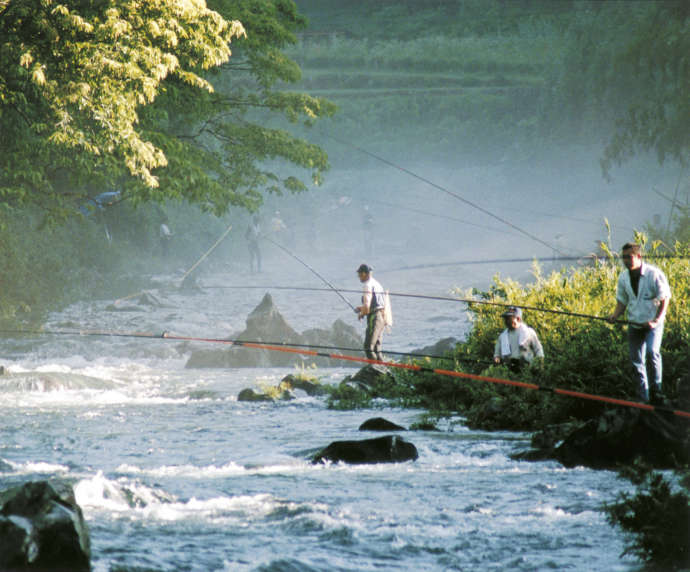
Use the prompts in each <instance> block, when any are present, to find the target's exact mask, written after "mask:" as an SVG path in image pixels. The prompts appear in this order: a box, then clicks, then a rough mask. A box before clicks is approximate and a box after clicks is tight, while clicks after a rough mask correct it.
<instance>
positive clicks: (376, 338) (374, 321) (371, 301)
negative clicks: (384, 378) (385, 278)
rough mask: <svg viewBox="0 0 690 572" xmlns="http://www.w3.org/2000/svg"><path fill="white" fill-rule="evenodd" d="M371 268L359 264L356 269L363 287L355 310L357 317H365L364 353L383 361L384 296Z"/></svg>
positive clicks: (368, 356) (370, 357)
mask: <svg viewBox="0 0 690 572" xmlns="http://www.w3.org/2000/svg"><path fill="white" fill-rule="evenodd" d="M371 272H372V268H371V267H370V266H367V265H366V264H361V265H360V266H359V268H358V269H357V276H359V281H360V282H361V283H362V284H363V285H364V290H363V292H362V305H361V306H357V308H355V312H357V317H358V318H359V319H360V320H361V319H362V318H364V317H366V320H367V329H366V333H365V336H364V353H365V354H366V356H367V358H369V359H375V360H378V361H383V354H382V353H381V339H382V338H383V330H384V328H385V327H386V317H385V312H384V310H385V304H386V294H385V292H384V291H383V287H382V286H381V284H379V282H378V280H376V279H374V277H373V276H372V275H371Z"/></svg>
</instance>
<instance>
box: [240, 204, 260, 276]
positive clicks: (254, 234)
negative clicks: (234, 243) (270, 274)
mask: <svg viewBox="0 0 690 572" xmlns="http://www.w3.org/2000/svg"><path fill="white" fill-rule="evenodd" d="M260 236H261V224H260V220H259V215H258V214H255V215H254V216H253V217H252V219H251V220H250V221H249V225H248V226H247V230H246V232H245V233H244V237H245V238H246V239H247V248H248V249H249V272H251V273H252V274H254V263H255V262H256V271H257V272H261V250H259V237H260Z"/></svg>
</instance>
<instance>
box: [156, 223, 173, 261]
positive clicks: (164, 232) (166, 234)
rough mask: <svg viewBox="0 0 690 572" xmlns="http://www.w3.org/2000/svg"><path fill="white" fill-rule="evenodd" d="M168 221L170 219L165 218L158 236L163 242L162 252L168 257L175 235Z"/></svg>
mask: <svg viewBox="0 0 690 572" xmlns="http://www.w3.org/2000/svg"><path fill="white" fill-rule="evenodd" d="M167 222H168V219H165V220H164V221H163V222H162V223H161V225H160V227H159V229H158V237H159V239H160V243H161V252H162V253H163V257H164V258H167V257H168V254H169V252H170V241H171V240H172V236H173V233H172V231H171V230H170V227H169V226H168V224H167Z"/></svg>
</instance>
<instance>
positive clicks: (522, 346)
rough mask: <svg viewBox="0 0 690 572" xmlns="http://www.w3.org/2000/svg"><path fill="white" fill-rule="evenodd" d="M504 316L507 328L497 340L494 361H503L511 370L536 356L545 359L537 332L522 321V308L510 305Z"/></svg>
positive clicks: (515, 369)
mask: <svg viewBox="0 0 690 572" xmlns="http://www.w3.org/2000/svg"><path fill="white" fill-rule="evenodd" d="M502 317H503V321H504V322H505V325H506V329H505V330H503V331H502V332H501V334H500V335H499V336H498V339H497V340H496V345H495V346H494V363H497V364H499V363H503V364H505V365H507V366H508V367H509V368H510V369H511V370H513V371H519V370H520V369H522V367H523V366H524V365H525V364H531V363H532V362H533V361H534V360H535V358H537V359H539V360H542V359H544V348H543V347H542V345H541V342H540V341H539V337H538V336H537V333H536V332H535V331H534V330H533V329H532V328H530V327H529V326H528V325H527V324H525V323H523V321H522V309H521V308H518V307H516V306H510V307H509V308H508V309H507V310H506V311H505V312H503V314H502Z"/></svg>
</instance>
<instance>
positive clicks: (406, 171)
mask: <svg viewBox="0 0 690 572" xmlns="http://www.w3.org/2000/svg"><path fill="white" fill-rule="evenodd" d="M324 135H325V136H326V137H330V138H331V139H333V140H334V141H337V142H338V143H342V144H343V145H349V146H351V147H353V148H354V149H357V150H358V151H360V152H362V153H364V154H365V155H369V156H370V157H373V158H374V159H376V160H378V161H381V162H382V163H385V164H386V165H389V166H390V167H393V168H394V169H398V170H400V171H402V172H403V173H407V174H408V175H410V176H411V177H414V178H415V179H418V180H420V181H422V182H424V183H426V184H427V185H430V186H432V187H434V188H435V189H438V190H439V191H442V192H444V193H446V194H447V195H449V196H451V197H453V198H455V199H457V200H459V201H461V202H463V203H465V204H467V205H469V206H471V207H472V208H475V209H477V210H478V211H481V212H483V213H484V214H485V215H487V216H490V217H491V218H494V219H496V220H497V221H499V222H501V223H503V224H505V225H507V226H509V227H510V228H513V229H515V230H517V231H518V232H520V233H521V234H524V235H525V236H527V237H528V238H531V239H532V240H534V241H536V242H538V243H540V244H543V245H544V246H546V247H547V248H548V249H549V250H553V251H554V252H558V253H559V254H562V253H561V251H560V250H558V249H557V248H556V247H554V246H552V245H551V244H549V243H548V242H545V241H543V240H542V239H541V238H539V237H537V236H534V235H533V234H530V233H529V232H527V231H526V230H524V229H522V228H520V227H519V226H517V225H515V224H513V223H512V222H510V221H508V220H506V219H504V218H503V217H500V216H498V215H497V214H494V213H492V212H491V211H489V210H487V209H485V208H484V207H481V206H479V205H478V204H477V203H474V202H472V201H470V200H468V199H466V198H464V197H462V196H460V195H459V194H457V193H454V192H452V191H450V190H448V189H446V188H445V187H442V186H441V185H438V184H436V183H434V182H433V181H430V180H429V179H426V178H424V177H422V176H420V175H417V173H413V172H412V171H410V170H409V169H406V168H405V167H401V166H400V165H396V164H395V163H393V162H392V161H389V160H387V159H384V158H383V157H380V156H379V155H376V154H374V153H372V152H371V151H367V150H366V149H364V148H362V147H359V146H358V145H355V144H354V143H350V142H349V141H344V140H342V139H339V138H337V137H334V136H333V135H330V134H328V133H324Z"/></svg>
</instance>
